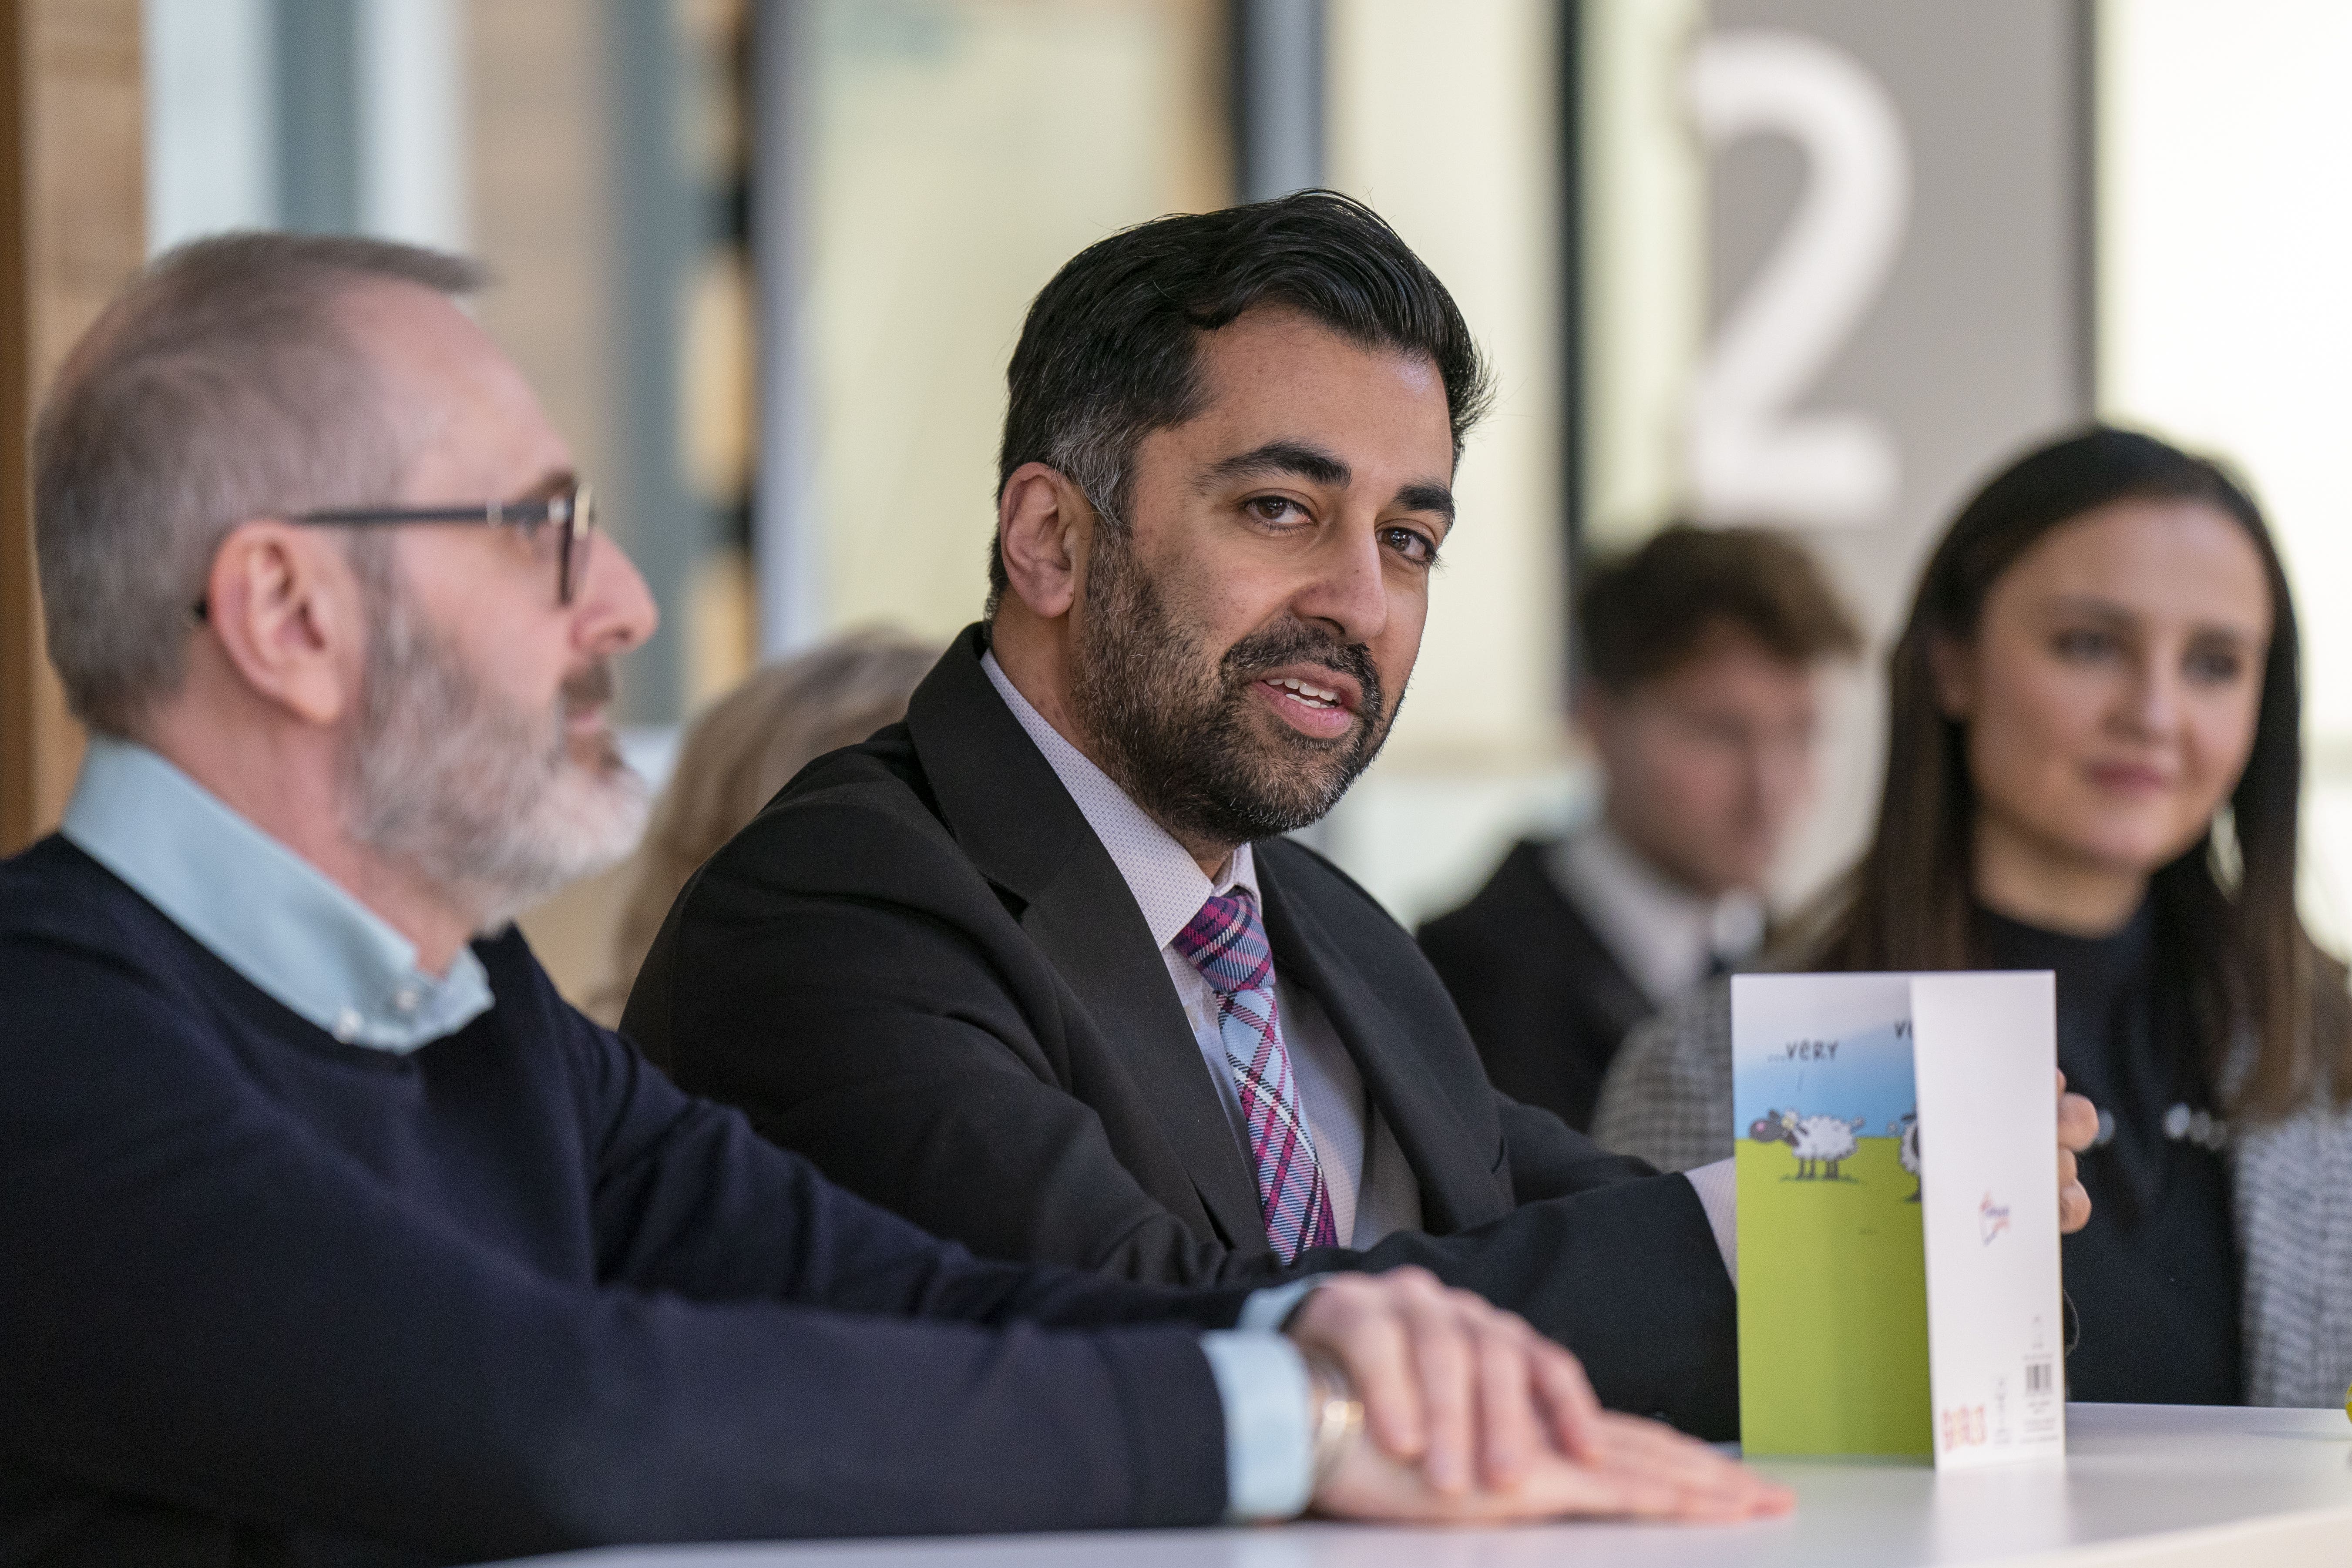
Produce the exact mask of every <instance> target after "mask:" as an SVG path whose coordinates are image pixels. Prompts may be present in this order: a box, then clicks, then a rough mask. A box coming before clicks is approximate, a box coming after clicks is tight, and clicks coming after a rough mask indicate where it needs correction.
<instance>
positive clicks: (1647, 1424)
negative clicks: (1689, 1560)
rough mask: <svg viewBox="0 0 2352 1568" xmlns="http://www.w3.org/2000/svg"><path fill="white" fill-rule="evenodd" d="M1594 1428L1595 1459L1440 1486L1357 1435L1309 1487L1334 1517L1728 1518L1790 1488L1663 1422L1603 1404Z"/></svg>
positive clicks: (1784, 1498) (1776, 1510)
mask: <svg viewBox="0 0 2352 1568" xmlns="http://www.w3.org/2000/svg"><path fill="white" fill-rule="evenodd" d="M1593 1437H1594V1440H1595V1442H1596V1444H1597V1446H1598V1447H1599V1450H1600V1454H1601V1458H1600V1459H1599V1461H1598V1462H1597V1463H1592V1464H1580V1463H1579V1462H1578V1461H1576V1460H1573V1459H1570V1458H1568V1457H1567V1456H1565V1455H1563V1454H1561V1453H1559V1452H1558V1451H1556V1450H1548V1451H1546V1452H1545V1453H1544V1454H1543V1455H1542V1456H1541V1457H1539V1458H1538V1459H1537V1460H1536V1461H1535V1462H1534V1463H1533V1464H1532V1465H1530V1466H1528V1470H1527V1473H1526V1474H1525V1475H1524V1476H1522V1477H1521V1478H1520V1479H1519V1480H1518V1481H1517V1483H1516V1484H1514V1485H1512V1486H1511V1487H1509V1488H1507V1489H1502V1488H1486V1487H1480V1488H1474V1489H1470V1490H1468V1491H1453V1492H1441V1491H1439V1490H1437V1489H1435V1488H1433V1487H1432V1486H1431V1485H1430V1484H1429V1480H1428V1478H1427V1477H1426V1476H1425V1475H1423V1472H1422V1471H1420V1470H1419V1469H1416V1468H1413V1467H1412V1465H1409V1464H1406V1463H1403V1462H1402V1461H1400V1460H1399V1459H1397V1458H1395V1457H1394V1456H1393V1455H1391V1454H1389V1453H1387V1452H1386V1451H1384V1450H1383V1449H1382V1448H1381V1446H1380V1445H1379V1444H1378V1443H1375V1442H1370V1441H1365V1442H1360V1443H1358V1444H1357V1445H1356V1446H1355V1447H1354V1448H1353V1449H1352V1450H1350V1451H1349V1454H1348V1457H1347V1458H1345V1459H1343V1460H1342V1461H1340V1464H1339V1469H1338V1470H1337V1471H1336V1472H1335V1473H1334V1474H1333V1475H1332V1477H1331V1479H1329V1480H1328V1481H1326V1482H1325V1483H1324V1484H1323V1486H1322V1487H1321V1488H1319V1489H1318V1490H1317V1491H1316V1494H1315V1510H1316V1511H1317V1512H1318V1513H1321V1514H1326V1515H1328V1516H1329V1517H1331V1518H1334V1519H1379V1520H1391V1521H1424V1522H1434V1523H1457V1524H1466V1523H1476V1522H1480V1521H1489V1522H1496V1523H1499V1522H1502V1521H1508V1520H1529V1519H1563V1518H1568V1517H1570V1516H1575V1515H1584V1516H1594V1517H1611V1518H1622V1519H1668V1520H1675V1521H1682V1522H1685V1523H1713V1524H1721V1523H1729V1522H1731V1521H1737V1520H1743V1519H1762V1518H1769V1517H1771V1516H1773V1515H1776V1514H1783V1513H1787V1512H1788V1511H1789V1510H1790V1509H1791V1508H1792V1507H1794V1506H1795V1499H1794V1497H1793V1496H1792V1495H1791V1494H1790V1492H1789V1491H1788V1490H1787V1489H1784V1488H1781V1487H1776V1486H1773V1485H1771V1484H1769V1482H1767V1481H1765V1480H1763V1479H1760V1478H1759V1477H1758V1476H1757V1475H1756V1473H1755V1472H1754V1471H1752V1470H1749V1469H1748V1468H1746V1467H1744V1466H1742V1465H1739V1464H1737V1463H1735V1462H1733V1461H1732V1460H1730V1459H1727V1458H1724V1457H1723V1456H1721V1455H1720V1454H1717V1452H1716V1451H1715V1450H1714V1449H1712V1448H1710V1447H1707V1446H1706V1444H1704V1443H1699V1442H1695V1441H1693V1440H1692V1439H1691V1438H1688V1437H1685V1436H1683V1435H1682V1434H1681V1433H1679V1432H1677V1431H1675V1429H1674V1428H1673V1427H1671V1426H1661V1425H1659V1424H1658V1423H1657V1422H1655V1421H1644V1420H1643V1419H1642V1418H1641V1417H1639V1416H1635V1415H1617V1414H1615V1413H1613V1412H1611V1411H1605V1410H1604V1411H1602V1412H1601V1414H1600V1415H1598V1416H1597V1417H1595V1418H1594V1423H1593Z"/></svg>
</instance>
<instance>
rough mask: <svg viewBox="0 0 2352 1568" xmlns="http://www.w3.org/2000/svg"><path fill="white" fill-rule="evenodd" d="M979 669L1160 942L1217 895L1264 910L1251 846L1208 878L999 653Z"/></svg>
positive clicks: (1164, 943)
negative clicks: (1033, 698)
mask: <svg viewBox="0 0 2352 1568" xmlns="http://www.w3.org/2000/svg"><path fill="white" fill-rule="evenodd" d="M980 667H981V668H982V669H984V670H986V671H987V672H988V679H989V683H990V684H991V685H992V686H994V687H995V688H996V693H997V695H998V696H1000V697H1002V698H1003V699H1004V705H1005V706H1006V707H1007V708H1010V709H1012V710H1013V718H1015V719H1017V720H1019V721H1021V728H1022V729H1023V730H1024V731H1026V732H1027V734H1028V736H1029V739H1030V740H1031V741H1033V742H1035V743H1036V746H1037V749H1038V750H1039V751H1040V752H1044V753H1045V762H1046V764H1047V765H1048V766H1049V767H1051V768H1052V769H1053V770H1054V776H1055V777H1056V778H1058V779H1060V780H1061V781H1062V787H1063V788H1064V789H1066V790H1068V791H1069V792H1070V798H1071V799H1072V800H1073V801H1075V802H1076V803H1077V807H1078V811H1079V814H1080V815H1081V816H1085V818H1086V819H1087V826H1089V827H1091V828H1093V829H1094V830H1095V837H1097V838H1099V839H1101V840H1102V846H1103V847H1104V848H1105V849H1107V850H1108V851H1110V858H1111V863H1112V864H1113V865H1115V866H1117V867H1118V874H1119V876H1120V877H1121V878H1122V879H1125V880H1126V882H1127V888H1128V891H1129V892H1130V893H1132V894H1134V895H1135V902H1136V906H1137V907H1138V908H1139V909H1140V910H1142V911H1143V923H1144V924H1145V925H1147V926H1149V927H1150V928H1151V940H1152V941H1153V942H1157V943H1158V944H1159V945H1160V946H1161V947H1165V946H1167V945H1168V944H1169V942H1171V941H1173V940H1174V939H1175V936H1176V933H1177V932H1178V931H1182V930H1183V929H1184V928H1185V927H1186V926H1187V925H1189V924H1191V923H1192V917H1193V916H1194V915H1197V914H1199V913H1200V912H1201V906H1202V904H1205V903H1207V902H1208V901H1209V897H1210V895H1211V894H1213V893H1230V892H1232V891H1233V890H1234V889H1235V888H1246V889H1249V895H1250V897H1251V898H1252V899H1255V900H1257V902H1258V904H1259V907H1260V908H1263V907H1264V906H1265V900H1264V899H1263V898H1261V897H1259V894H1258V888H1257V863H1256V860H1255V858H1253V857H1252V856H1251V854H1250V847H1249V846H1248V845H1246V844H1244V845H1242V846H1241V847H1239V848H1237V849H1235V850H1234V854H1233V858H1232V859H1230V860H1228V861H1227V862H1226V863H1225V868H1224V875H1223V876H1222V877H1220V878H1218V879H1215V880H1213V881H1212V880H1211V879H1209V878H1207V877H1204V876H1202V874H1201V867H1200V863H1199V862H1198V861H1196V860H1194V859H1193V858H1192V854H1191V852H1190V851H1188V850H1187V849H1186V848H1185V847H1183V846H1182V845H1181V844H1179V843H1177V842H1176V840H1175V839H1174V838H1172V837H1170V836H1169V833H1168V830H1167V829H1166V828H1164V827H1162V826H1160V824H1158V823H1157V822H1154V821H1153V820H1152V819H1151V816H1150V813H1148V812H1146V811H1145V810H1144V809H1143V808H1142V807H1141V806H1139V805H1136V804H1135V802H1133V801H1132V800H1129V798H1128V796H1127V792H1126V791H1125V790H1122V789H1120V788H1119V787H1118V785H1117V784H1113V783H1112V782H1111V777H1110V775H1109V774H1108V773H1105V772H1103V771H1102V769H1100V768H1098V767H1097V766H1096V765H1095V764H1094V762H1093V760H1092V759H1091V758H1089V757H1088V756H1087V754H1086V753H1085V752H1081V751H1079V750H1078V749H1077V748H1076V746H1074V745H1072V744H1070V742H1068V741H1067V740H1066V739H1065V738H1064V737H1063V735H1062V732H1061V731H1058V730H1056V729H1055V728H1054V726H1053V725H1052V724H1050V723H1048V722H1046V720H1045V715H1044V714H1043V713H1040V712H1038V711H1037V710H1036V709H1034V707H1032V706H1030V703H1029V700H1028V699H1027V698H1025V697H1024V696H1022V695H1021V692H1020V690H1019V689H1018V688H1016V687H1015V686H1014V685H1013V681H1012V679H1010V678H1009V677H1007V676H1006V675H1005V673H1004V668H1003V666H1002V665H1000V664H998V663H997V662H996V655H995V653H994V652H993V651H991V652H988V653H983V654H982V655H981V656H980Z"/></svg>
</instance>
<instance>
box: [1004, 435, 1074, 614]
mask: <svg viewBox="0 0 2352 1568" xmlns="http://www.w3.org/2000/svg"><path fill="white" fill-rule="evenodd" d="M1094 521H1095V510H1094V508H1093V507H1092V506H1091V505H1089V504H1088V503H1087V498H1086V495H1085V493H1084V492H1083V491H1081V490H1080V489H1078V487H1077V486H1076V484H1074V483H1072V482H1071V481H1070V479H1069V478H1068V476H1066V475H1065V474H1063V473H1062V472H1060V471H1059V470H1058V469H1055V468H1047V467H1046V466H1045V464H1043V463H1024V464H1022V465H1021V466H1020V467H1019V468H1015V469H1013V475H1012V477H1011V478H1010V479H1006V480H1005V481H1004V489H1003V494H1001V495H1000V496H999V497H998V498H997V502H996V531H997V537H998V539H999V540H1000V541H1001V544H1000V545H999V548H1000V549H1002V550H1003V552H1004V575H1005V577H1006V579H1007V580H1008V581H1009V582H1010V583H1011V584H1012V585H1013V594H1014V595H1017V596H1018V597H1019V598H1020V600H1021V602H1022V603H1023V604H1024V605H1027V606H1028V607H1029V609H1030V611H1031V613H1032V614H1034V615H1035V616H1038V617H1039V618H1041V619H1044V620H1049V621H1050V620H1057V619H1059V618H1060V617H1062V616H1066V615H1067V614H1069V612H1070V606H1071V605H1074V604H1076V602H1077V597H1078V577H1079V573H1080V571H1081V565H1080V563H1081V561H1082V559H1083V558H1084V556H1085V554H1086V551H1087V545H1088V544H1089V543H1091V542H1092V537H1091V531H1092V529H1093V527H1094Z"/></svg>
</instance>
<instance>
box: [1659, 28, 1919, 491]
mask: <svg viewBox="0 0 2352 1568" xmlns="http://www.w3.org/2000/svg"><path fill="white" fill-rule="evenodd" d="M1688 89H1689V95H1690V105H1691V112H1692V115H1693V117H1694V118H1695V119H1696V122H1697V127H1698V132H1699V137H1700V140H1701V142H1702V143H1703V144H1704V145H1705V147H1706V152H1707V153H1708V155H1709V156H1712V155H1713V154H1715V153H1717V152H1720V151H1721V150H1722V149H1724V148H1726V147H1728V146H1730V145H1731V144H1732V143H1734V142H1740V141H1743V140H1745V139H1747V138H1748V137H1751V136H1760V135H1780V136H1785V137H1787V138H1788V139H1789V140H1790V141H1792V142H1795V143H1796V144H1797V148H1798V150H1799V151H1800V152H1801V153H1803V154H1804V157H1805V163H1806V177H1805V186H1804V190H1803V193H1802V195H1801V196H1800V197H1799V198H1798V202H1797V206H1796V210H1795V212H1794V213H1792V214H1791V215H1790V218H1789V223H1788V226H1787V227H1786V228H1785V229H1784V230H1783V231H1782V232H1781V236H1780V243H1779V244H1778V245H1777V246H1775V247H1773V249H1772V250H1771V252H1770V253H1769V255H1767V256H1766V257H1765V258H1764V261H1763V264H1762V265H1761V266H1760V267H1759V268H1757V270H1756V276H1755V278H1754V279H1753V280H1752V281H1751V282H1750V283H1749V284H1748V288H1747V289H1746V290H1745V291H1744V292H1743V293H1742V294H1741V295H1740V296H1739V297H1738V299H1737V300H1734V301H1733V302H1732V305H1731V308H1730V309H1729V310H1727V311H1726V312H1725V315H1724V319H1723V325H1722V327H1721V328H1720V329H1719V331H1718V332H1717V337H1716V341H1715V342H1714V344H1713V346H1712V348H1711V349H1710V351H1709V352H1708V353H1707V354H1706V359H1705V360H1704V362H1703V363H1701V364H1700V366H1699V370H1698V376H1697V379H1696V384H1694V385H1693V387H1692V389H1691V396H1690V405H1689V411H1688V414H1689V424H1688V426H1687V432H1688V434H1687V440H1688V443H1689V445H1688V447H1687V451H1686V460H1687V462H1688V465H1689V468H1688V478H1689V483H1690V489H1691V499H1692V500H1693V502H1694V504H1695V510H1696V512H1697V514H1698V516H1699V517H1701V518H1703V519H1705V520H1706V521H1711V522H1774V523H1793V524H1811V525H1815V526H1830V527H1858V526H1863V525H1866V524H1870V523H1874V522H1878V521H1883V520H1884V519H1885V516H1886V513H1887V510H1888V509H1889V508H1890V507H1891V506H1892V505H1893V503H1894V500H1895V489H1896V487H1897V486H1898V485H1899V483H1900V482H1901V479H1902V463H1901V458H1900V455H1899V453H1898V452H1897V450H1896V447H1895V437H1894V433H1893V432H1892V431H1891V430H1889V429H1888V428H1887V426H1886V425H1885V421H1883V420H1881V419H1878V418H1875V417H1873V416H1870V415H1867V414H1862V413H1853V412H1827V411H1820V410H1813V411H1803V412H1801V411H1799V409H1798V408H1797V406H1796V405H1797V404H1798V402H1799V400H1800V399H1801V398H1802V397H1803V396H1804V395H1805V393H1806V391H1807V390H1808V389H1809V388H1810V387H1811V385H1812V384H1813V383H1814V382H1815V381H1816V380H1817V379H1818V378H1819V377H1820V375H1821V374H1822V371H1823V370H1825V369H1827V368H1828V366H1829V363H1830V361H1831V359H1832V356H1834V355H1835V354H1836V353H1837V352H1838V350H1839V349H1840V348H1841V347H1842V346H1843V344H1844V342H1845V341H1846V339H1847V337H1848V336H1849V335H1851V334H1852V332H1853V330H1854V328H1855V327H1856V326H1857V325H1859V324H1860V323H1861V321H1862V318H1863V315H1864V312H1865V311H1867V310H1869V309H1870V307H1871V305H1872V303H1873V302H1874V300H1876V299H1877V297H1878V293H1879V290H1880V289H1882V288H1884V287H1885V282H1886V274H1887V271H1888V269H1889V268H1892V267H1893V266H1894V264H1895V253H1896V251H1897V250H1898V249H1899V248H1900V247H1901V245H1902V240H1903V231H1904V228H1905V226H1906V222H1907V220H1908V218H1909V216H1910V204H1911V160H1910V153H1909V149H1908V147H1907V146H1906V143H1905V141H1904V136H1903V122H1902V121H1901V119H1900V118H1899V117H1898V116H1897V114H1896V113H1895V105H1894V103H1893V102H1892V101H1891V100H1889V99H1888V97H1887V95H1886V92H1885V89H1883V88H1881V87H1880V86H1879V84H1878V82H1877V81H1876V80H1875V79H1874V78H1873V77H1872V76H1871V75H1870V73H1869V72H1868V71H1867V70H1865V69H1864V68H1863V66H1862V64H1861V62H1859V61H1857V60H1856V59H1854V58H1853V56H1851V55H1849V54H1847V53H1845V52H1844V51H1843V50H1842V49H1838V48H1834V47H1831V46H1830V45H1828V44H1825V43H1822V41H1821V40H1819V39H1817V38H1809V37H1805V36H1803V35H1802V34H1799V33H1791V32H1785V31H1780V30H1779V29H1767V28H1758V29H1752V30H1743V31H1738V32H1722V33H1713V34H1709V35H1707V36H1706V37H1704V38H1703V39H1701V41H1700V43H1699V45H1698V47H1697V49H1696V52H1695V53H1694V54H1693V56H1692V58H1691V61H1690V66H1689V77H1688Z"/></svg>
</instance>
